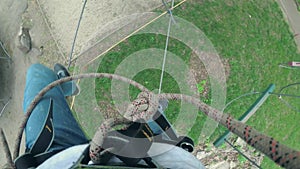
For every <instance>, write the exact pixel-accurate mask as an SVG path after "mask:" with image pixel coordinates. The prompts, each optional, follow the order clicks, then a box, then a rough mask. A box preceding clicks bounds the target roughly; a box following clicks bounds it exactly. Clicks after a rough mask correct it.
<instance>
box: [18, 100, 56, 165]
mask: <svg viewBox="0 0 300 169" xmlns="http://www.w3.org/2000/svg"><path fill="white" fill-rule="evenodd" d="M53 139H54V130H53V100H52V99H50V105H49V110H48V114H47V119H46V121H45V124H44V127H43V129H42V131H41V132H40V135H39V136H38V138H37V140H36V141H35V143H34V145H33V146H32V148H31V149H30V151H29V152H28V153H25V154H24V155H22V156H20V157H18V158H17V159H16V160H15V166H16V168H17V169H27V168H30V167H37V166H38V165H40V164H42V163H43V162H44V161H45V160H47V159H48V158H50V157H51V156H53V155H54V154H56V153H58V152H59V150H57V151H51V152H47V151H48V149H49V147H50V146H51V144H52V142H53Z"/></svg>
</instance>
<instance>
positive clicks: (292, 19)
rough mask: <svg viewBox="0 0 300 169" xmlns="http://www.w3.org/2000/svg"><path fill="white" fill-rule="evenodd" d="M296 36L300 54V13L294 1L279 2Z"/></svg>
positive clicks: (282, 0)
mask: <svg viewBox="0 0 300 169" xmlns="http://www.w3.org/2000/svg"><path fill="white" fill-rule="evenodd" d="M277 1H278V3H279V5H280V7H281V9H282V11H283V13H284V15H285V17H286V19H287V20H288V22H289V24H290V26H291V29H292V31H293V33H294V36H295V41H296V44H297V45H298V51H299V52H300V11H298V10H297V5H296V3H295V1H294V0H277Z"/></svg>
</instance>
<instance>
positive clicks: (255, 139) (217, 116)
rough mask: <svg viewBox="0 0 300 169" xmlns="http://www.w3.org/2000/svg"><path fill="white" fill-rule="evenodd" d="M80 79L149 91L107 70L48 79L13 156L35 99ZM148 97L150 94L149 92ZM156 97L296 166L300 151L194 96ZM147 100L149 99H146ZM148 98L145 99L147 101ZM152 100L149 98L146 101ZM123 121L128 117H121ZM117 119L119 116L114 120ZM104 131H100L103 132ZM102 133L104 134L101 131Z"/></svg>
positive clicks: (287, 165) (282, 163)
mask: <svg viewBox="0 0 300 169" xmlns="http://www.w3.org/2000/svg"><path fill="white" fill-rule="evenodd" d="M83 78H110V79H116V80H121V81H123V82H127V83H129V84H131V85H133V86H135V87H137V88H138V89H140V90H141V91H143V92H146V93H151V92H150V91H149V90H148V89H147V88H145V87H144V86H143V85H141V84H139V83H137V82H135V81H133V80H131V79H127V78H125V77H122V76H118V75H114V74H108V73H90V74H80V75H76V76H70V77H66V78H62V79H59V80H57V81H55V82H52V83H51V84H49V85H48V86H46V87H45V88H44V89H42V90H41V91H40V92H39V94H38V95H37V96H36V97H35V98H34V99H33V101H32V102H31V104H30V106H29V107H28V109H27V111H26V115H25V118H24V120H23V122H22V124H21V126H20V130H19V132H18V137H17V139H16V144H15V150H14V158H16V157H18V156H19V150H20V142H21V139H22V133H23V130H24V128H25V125H26V123H27V120H28V118H29V116H30V114H31V112H32V110H33V108H34V107H35V106H36V104H37V103H38V102H39V100H40V99H41V98H42V97H43V95H44V94H45V93H46V92H47V91H49V90H50V89H52V88H53V87H55V86H56V85H59V84H62V83H64V82H67V81H72V80H77V79H83ZM151 95H152V96H153V95H154V94H151ZM155 98H157V99H158V100H160V99H168V100H182V101H185V102H188V103H191V104H193V105H195V106H197V107H198V108H199V110H200V111H201V112H203V113H204V114H205V115H207V116H208V117H210V118H212V119H213V120H214V121H217V122H219V123H220V124H221V125H223V126H224V127H226V128H227V129H228V130H229V131H231V132H232V133H234V134H236V135H237V136H239V137H240V138H242V139H243V140H244V141H245V142H246V143H247V144H249V145H250V146H252V147H254V148H256V149H257V150H259V151H260V152H262V153H264V154H265V155H266V156H268V157H269V158H270V159H271V160H273V161H274V162H275V163H277V164H278V165H280V166H282V167H285V168H290V169H294V168H297V167H299V166H300V151H298V150H293V149H291V148H289V147H287V146H285V145H283V144H281V143H279V142H278V141H277V140H275V139H274V138H272V137H269V136H267V135H264V134H262V133H260V132H258V131H257V130H255V129H253V128H252V127H251V126H249V125H247V124H244V123H242V122H240V121H238V120H236V119H234V118H233V117H231V116H230V115H229V114H225V113H222V112H221V111H219V110H217V109H215V108H212V107H210V106H209V105H207V104H205V103H203V102H202V101H201V100H199V99H198V98H195V97H192V96H187V95H184V94H174V93H163V94H157V95H156V96H155ZM149 99H150V100H151V98H149ZM150 100H149V101H150ZM150 102H152V101H150ZM123 119H125V120H126V121H128V119H126V118H123ZM118 120H120V119H118ZM105 131H107V130H104V132H105ZM104 135H105V133H104Z"/></svg>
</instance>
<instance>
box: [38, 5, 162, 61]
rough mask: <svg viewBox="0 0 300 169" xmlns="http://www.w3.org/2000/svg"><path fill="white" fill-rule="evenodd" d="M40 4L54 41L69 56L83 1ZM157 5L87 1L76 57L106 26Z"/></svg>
mask: <svg viewBox="0 0 300 169" xmlns="http://www.w3.org/2000/svg"><path fill="white" fill-rule="evenodd" d="M39 2H40V6H41V8H42V9H43V11H44V13H45V16H46V17H47V20H48V22H49V25H51V29H52V31H53V32H54V37H55V38H56V39H57V40H58V42H59V44H60V46H61V47H62V51H63V53H64V55H67V56H68V55H69V54H70V50H71V46H72V42H73V38H74V33H75V30H76V27H77V23H78V18H79V16H80V12H81V9H82V6H83V3H82V2H83V1H78V0H69V1H61V0H53V1H51V3H49V1H47V0H39ZM158 5H161V1H160V0H139V1H124V0H111V1H99V0H89V1H87V4H86V8H85V11H84V15H83V17H82V21H81V25H80V29H79V33H78V37H77V41H76V48H75V51H76V53H78V52H80V50H81V47H82V46H84V44H85V43H86V42H87V40H88V39H90V38H92V37H93V36H94V34H95V33H97V32H98V30H99V29H101V27H103V26H104V25H106V24H107V23H109V22H111V21H113V20H115V19H117V18H119V17H122V16H125V15H129V14H133V13H140V12H147V11H151V10H152V9H154V8H155V7H157V6H158Z"/></svg>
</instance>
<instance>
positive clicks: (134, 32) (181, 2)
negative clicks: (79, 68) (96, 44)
mask: <svg viewBox="0 0 300 169" xmlns="http://www.w3.org/2000/svg"><path fill="white" fill-rule="evenodd" d="M186 1H187V0H182V1H180V2H179V3H178V4H176V5H175V6H174V7H172V8H170V10H173V9H175V8H177V7H178V6H180V5H182V4H183V3H184V2H186ZM167 13H168V11H165V12H163V13H161V14H160V15H158V16H157V17H155V18H154V19H152V20H151V21H149V22H147V23H146V24H145V25H143V26H141V27H140V28H138V29H136V30H135V31H133V32H132V33H130V34H129V35H127V36H126V37H124V38H123V39H121V40H120V41H118V42H117V43H115V44H114V45H112V46H111V47H110V48H108V49H106V50H105V51H104V52H102V53H101V54H100V55H98V56H96V57H95V58H94V59H92V60H90V61H89V62H88V63H87V64H85V65H84V66H83V67H86V66H88V65H89V64H91V63H92V62H94V61H95V60H97V59H98V58H99V57H101V56H102V55H104V54H106V53H107V52H109V51H110V50H111V49H113V48H114V47H116V46H118V45H119V44H120V43H122V42H124V41H125V40H126V39H128V38H129V37H131V36H132V35H134V34H136V33H137V32H139V31H140V30H142V29H143V28H145V27H146V26H148V25H150V24H151V23H153V22H155V21H156V20H157V19H159V18H160V17H162V16H164V15H165V14H167ZM78 57H79V56H77V57H75V58H74V59H73V60H72V61H74V60H76V59H77V58H78ZM79 82H80V80H78V82H77V84H79ZM75 97H76V96H73V97H72V102H71V105H70V108H71V109H73V106H74V102H75Z"/></svg>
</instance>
